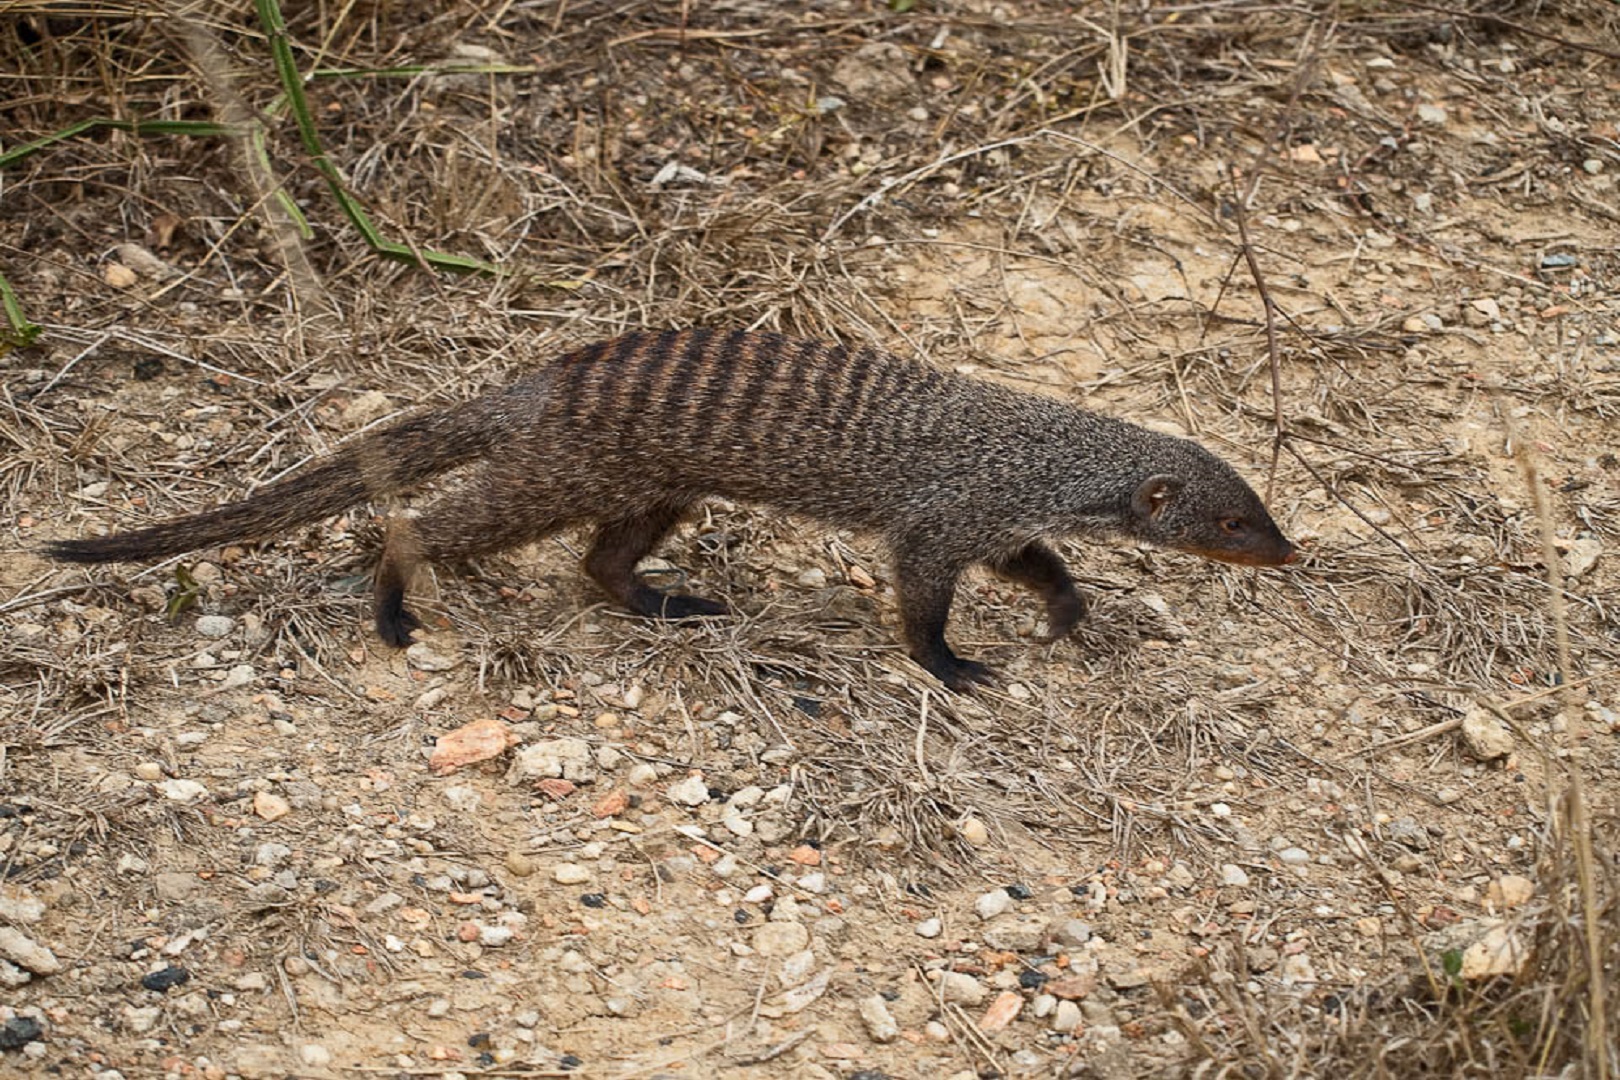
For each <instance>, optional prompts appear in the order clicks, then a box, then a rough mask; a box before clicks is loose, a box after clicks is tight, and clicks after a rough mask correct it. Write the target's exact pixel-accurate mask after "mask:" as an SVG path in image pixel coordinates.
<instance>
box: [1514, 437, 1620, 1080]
mask: <svg viewBox="0 0 1620 1080" xmlns="http://www.w3.org/2000/svg"><path fill="white" fill-rule="evenodd" d="M1508 437H1509V438H1511V439H1512V440H1513V446H1514V451H1515V453H1516V456H1517V457H1518V459H1519V468H1520V470H1522V471H1523V473H1524V479H1525V483H1526V484H1527V485H1528V486H1529V488H1530V498H1531V500H1532V501H1533V502H1534V504H1535V508H1536V517H1537V519H1538V520H1539V522H1540V525H1541V558H1542V561H1543V562H1544V563H1545V564H1546V567H1547V585H1548V596H1547V608H1548V612H1549V614H1550V615H1551V617H1552V621H1553V634H1554V640H1555V642H1556V644H1557V648H1558V675H1559V679H1560V681H1561V683H1562V685H1563V693H1562V694H1560V697H1561V698H1562V699H1563V702H1562V704H1563V710H1562V711H1563V718H1564V731H1563V741H1564V749H1565V750H1566V752H1567V758H1566V761H1567V764H1568V775H1569V782H1568V786H1567V787H1566V789H1565V790H1564V792H1562V793H1560V794H1562V796H1563V798H1562V800H1561V801H1563V802H1565V803H1566V813H1565V814H1564V815H1561V817H1563V818H1564V819H1565V820H1566V821H1567V828H1568V830H1569V839H1570V844H1571V846H1572V848H1573V849H1574V852H1575V867H1576V872H1577V873H1578V874H1579V882H1580V894H1581V921H1582V923H1583V929H1584V930H1585V937H1586V962H1587V995H1588V998H1589V1000H1590V1006H1589V1009H1588V1015H1587V1017H1586V1021H1587V1027H1586V1031H1585V1036H1586V1049H1587V1053H1588V1055H1590V1060H1591V1062H1592V1064H1593V1065H1594V1066H1595V1071H1594V1073H1593V1075H1595V1076H1600V1077H1607V1076H1610V1075H1611V1073H1610V1068H1609V1066H1610V1062H1609V1036H1608V1019H1609V1015H1608V1004H1607V996H1608V991H1607V987H1606V986H1605V984H1604V976H1603V952H1602V944H1601V943H1602V940H1603V938H1602V931H1603V927H1602V925H1601V922H1600V920H1599V916H1598V897H1597V872H1596V865H1595V860H1594V856H1593V853H1592V823H1591V818H1590V816H1589V807H1588V804H1587V801H1586V790H1585V781H1584V780H1583V779H1582V761H1581V754H1580V750H1581V746H1580V740H1579V733H1580V728H1581V720H1580V714H1579V709H1578V708H1577V707H1576V702H1575V699H1574V692H1573V691H1574V688H1573V686H1571V685H1570V684H1571V681H1572V679H1573V676H1574V670H1573V661H1572V659H1571V656H1570V647H1569V618H1568V614H1567V612H1566V610H1565V607H1564V568H1563V564H1562V563H1561V562H1560V561H1559V559H1558V551H1557V549H1556V548H1555V547H1554V545H1553V541H1554V538H1555V535H1554V531H1553V518H1552V505H1551V503H1550V501H1549V500H1548V498H1547V488H1546V485H1545V484H1543V483H1542V480H1541V471H1540V470H1539V469H1538V468H1537V467H1536V461H1535V456H1534V454H1533V452H1532V450H1531V447H1530V440H1529V439H1528V438H1526V437H1525V436H1524V433H1523V432H1520V431H1515V430H1514V426H1513V424H1512V423H1511V421H1510V422H1509V425H1508ZM1552 776H1553V771H1552V770H1550V769H1549V770H1548V771H1547V777H1548V782H1549V783H1550V782H1551V780H1552Z"/></svg>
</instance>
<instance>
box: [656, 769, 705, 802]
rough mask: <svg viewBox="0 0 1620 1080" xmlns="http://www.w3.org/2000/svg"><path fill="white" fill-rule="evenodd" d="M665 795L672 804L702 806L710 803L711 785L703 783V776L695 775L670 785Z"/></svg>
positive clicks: (665, 790)
mask: <svg viewBox="0 0 1620 1080" xmlns="http://www.w3.org/2000/svg"><path fill="white" fill-rule="evenodd" d="M664 794H665V795H666V796H667V797H668V798H669V801H670V802H672V803H678V804H679V805H681V806H702V805H703V804H704V803H706V802H708V801H709V785H708V784H706V783H704V782H703V777H702V776H699V775H693V776H688V777H687V778H686V779H685V780H680V781H677V782H675V783H673V784H671V785H669V787H667V788H665V789H664Z"/></svg>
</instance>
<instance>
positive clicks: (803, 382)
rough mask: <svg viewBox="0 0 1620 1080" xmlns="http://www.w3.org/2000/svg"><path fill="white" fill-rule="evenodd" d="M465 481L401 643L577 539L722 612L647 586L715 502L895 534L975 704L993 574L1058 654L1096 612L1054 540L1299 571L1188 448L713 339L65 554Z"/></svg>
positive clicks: (897, 583) (427, 424)
mask: <svg viewBox="0 0 1620 1080" xmlns="http://www.w3.org/2000/svg"><path fill="white" fill-rule="evenodd" d="M462 464H467V465H469V466H471V467H470V468H469V470H468V472H467V475H466V477H465V478H464V480H463V481H462V482H461V483H458V484H456V485H452V486H449V487H448V489H447V490H446V491H445V492H444V493H443V494H442V495H440V496H439V497H438V498H436V499H435V500H433V501H431V502H430V503H428V504H427V505H426V506H424V507H423V508H422V510H421V512H420V513H419V514H417V515H415V516H412V517H407V518H400V519H396V520H394V521H393V522H391V523H390V526H389V530H388V539H387V542H386V545H385V547H384V550H383V557H382V561H381V563H380V565H379V566H378V568H377V574H376V579H375V596H376V606H375V615H376V625H377V632H378V634H379V635H380V636H381V637H382V639H383V640H384V641H386V642H388V643H389V644H391V645H404V644H406V643H408V642H409V641H410V638H411V631H412V630H413V629H414V628H415V627H416V626H417V625H418V624H417V620H416V618H415V617H414V616H413V615H412V614H411V612H410V611H409V610H408V609H407V608H406V606H405V597H406V590H407V588H408V586H409V584H410V581H411V577H412V574H413V572H414V570H415V568H416V566H417V565H419V564H420V563H422V562H451V561H459V560H464V559H468V558H472V557H476V556H479V555H484V554H492V553H495V552H499V551H504V550H506V549H509V548H514V547H518V546H520V545H523V544H527V543H531V542H533V541H536V540H539V539H542V538H544V537H546V536H549V535H551V534H553V533H555V532H558V531H559V530H561V529H564V528H568V527H570V526H575V525H590V526H592V527H594V529H595V535H594V537H593V538H592V540H591V543H590V548H589V550H588V552H587V553H586V556H585V571H586V573H588V574H589V575H590V577H591V578H592V579H593V580H594V581H595V582H596V583H597V584H598V585H599V586H601V588H602V590H603V591H604V592H605V593H606V594H607V595H608V596H609V597H610V598H611V599H612V600H613V602H614V603H616V604H618V605H619V606H620V607H622V608H625V609H627V610H629V611H631V612H634V613H636V614H639V615H645V616H649V617H653V618H675V619H679V618H687V617H691V616H701V615H714V614H720V613H723V612H724V611H725V610H726V609H725V607H724V605H722V604H719V603H717V602H715V601H713V600H707V599H704V598H702V597H696V596H685V595H679V594H672V593H664V592H660V591H658V590H656V589H654V588H652V587H650V586H649V585H648V584H647V583H646V581H645V580H644V579H643V578H642V577H641V576H640V575H638V574H637V573H636V565H637V564H638V563H639V562H640V560H641V559H643V558H645V557H646V556H648V555H650V554H652V553H653V552H654V551H655V550H656V549H657V547H658V544H659V543H660V542H661V541H662V539H663V538H664V537H665V536H666V535H668V533H669V532H670V530H671V529H673V528H674V527H675V525H676V524H677V523H678V522H679V521H680V520H681V518H682V517H683V516H684V515H685V514H687V513H688V512H689V511H690V510H692V509H693V508H694V507H695V506H696V505H697V504H698V503H699V502H700V501H702V500H703V499H705V498H708V497H712V496H718V497H723V498H727V499H731V500H735V501H737V502H747V503H757V504H763V505H766V506H771V507H774V508H776V509H778V510H781V511H785V512H789V513H795V514H800V515H803V516H805V517H807V518H813V519H816V520H820V521H823V522H828V523H831V524H834V525H838V526H843V527H846V528H854V529H864V530H867V531H870V532H874V533H878V534H880V535H881V536H882V537H883V538H884V540H885V541H887V544H888V547H889V549H890V551H891V553H892V554H893V558H894V574H893V578H892V580H893V583H894V588H895V593H896V595H897V597H898V599H899V604H900V616H901V622H902V626H903V631H904V636H905V641H906V645H907V648H908V651H909V652H910V654H911V656H912V657H913V658H914V659H915V660H916V661H917V662H918V663H919V664H921V665H922V666H923V667H924V668H925V669H926V670H927V671H928V672H929V673H931V674H932V675H934V676H935V677H936V678H938V679H939V680H940V681H942V682H943V683H945V684H946V685H947V686H949V687H951V688H952V689H957V690H960V689H966V688H967V687H969V686H971V685H972V684H973V683H975V682H979V681H983V680H984V679H985V678H986V676H987V671H986V669H985V668H984V667H983V666H982V665H980V664H977V663H975V662H973V661H971V660H965V659H963V658H961V657H959V656H957V655H956V653H954V652H953V651H952V650H951V647H950V645H949V644H948V643H947V642H946V640H945V626H946V620H947V618H948V616H949V614H950V607H951V601H952V599H953V597H954V596H955V592H956V583H957V581H958V579H959V578H960V576H961V574H962V572H963V571H964V570H966V569H967V568H968V567H969V566H971V565H973V564H975V563H978V564H983V565H988V566H989V567H990V568H991V569H992V570H994V571H995V572H997V573H999V574H1001V575H1002V576H1004V577H1007V578H1009V579H1011V580H1012V581H1014V582H1017V583H1019V584H1022V585H1025V586H1028V587H1029V588H1031V589H1033V590H1035V592H1036V593H1037V594H1038V595H1039V596H1040V597H1041V598H1042V600H1044V601H1045V604H1046V611H1047V620H1048V626H1049V632H1050V634H1051V635H1052V636H1053V637H1061V636H1062V635H1063V634H1065V633H1067V632H1068V631H1069V630H1071V629H1072V628H1073V627H1074V625H1075V623H1076V622H1077V621H1078V620H1079V619H1080V618H1081V617H1082V616H1083V615H1084V612H1085V604H1084V602H1083V601H1082V599H1081V597H1080V595H1079V592H1078V591H1077V590H1076V588H1075V585H1074V582H1073V580H1072V579H1071V578H1070V576H1069V573H1068V571H1067V569H1065V567H1064V565H1063V560H1062V559H1061V558H1060V557H1059V556H1058V555H1057V553H1056V552H1055V551H1053V550H1052V549H1051V548H1050V547H1049V546H1047V544H1046V543H1045V542H1044V541H1045V539H1046V538H1049V537H1054V536H1087V535H1095V534H1099V533H1116V534H1118V533H1124V534H1126V535H1128V536H1130V537H1132V538H1134V539H1137V540H1140V541H1143V542H1146V543H1150V544H1156V545H1159V546H1162V547H1167V548H1175V549H1178V550H1181V551H1188V552H1192V553H1194V554H1197V555H1201V556H1204V557H1206V558H1212V559H1219V560H1223V561H1226V562H1235V563H1242V564H1248V565H1254V566H1275V565H1278V564H1281V563H1285V562H1290V561H1292V560H1293V559H1294V557H1295V555H1294V547H1293V545H1292V544H1290V543H1289V542H1288V541H1287V539H1285V538H1284V537H1283V535H1282V533H1281V531H1279V530H1278V528H1277V525H1276V523H1275V522H1274V521H1272V519H1271V515H1270V514H1268V513H1267V512H1266V508H1265V507H1264V506H1263V505H1262V504H1261V502H1260V499H1259V497H1258V496H1257V495H1255V493H1254V491H1253V490H1252V489H1251V488H1250V487H1249V485H1248V484H1246V483H1244V481H1243V479H1242V478H1241V477H1239V476H1238V475H1237V473H1236V472H1234V471H1233V470H1232V468H1231V467H1230V466H1228V465H1227V464H1226V463H1225V462H1223V461H1221V460H1220V459H1219V458H1217V457H1215V456H1214V455H1213V454H1211V453H1209V451H1207V450H1205V449H1203V448H1202V447H1200V446H1198V445H1197V444H1195V443H1192V442H1189V441H1187V440H1185V439H1178V438H1174V437H1172V436H1169V435H1162V434H1159V433H1156V432H1151V431H1147V430H1145V429H1143V428H1141V427H1138V426H1136V425H1134V424H1128V423H1125V422H1124V421H1121V420H1115V419H1112V418H1110V417H1106V416H1099V415H1098V414H1096V413H1092V412H1087V411H1085V410H1083V409H1078V408H1075V407H1073V406H1071V405H1067V404H1065V403H1063V402H1061V401H1057V400H1055V399H1053V398H1051V397H1047V396H1044V395H1039V394H1028V393H1021V392H1019V391H1016V390H1013V389H1010V388H1008V387H1005V386H1000V385H997V384H993V383H987V382H981V381H978V380H974V379H969V378H966V377H964V376H961V375H958V374H955V373H952V372H946V371H941V370H939V369H937V368H934V367H931V366H930V365H928V364H924V363H922V362H920V361H917V360H912V359H905V358H901V357H898V356H895V355H893V354H891V353H887V352H884V351H882V350H880V349H873V348H851V347H848V346H842V345H835V344H830V343H826V342H815V341H802V340H795V339H791V338H786V337H783V336H781V335H779V334H769V333H754V332H748V331H740V330H739V331H731V332H717V331H713V330H704V329H691V330H680V331H669V332H665V333H638V334H628V335H625V336H623V337H620V338H616V339H614V340H612V341H604V342H598V343H596V344H593V345H588V346H585V347H583V348H580V349H575V350H573V351H571V352H567V353H564V354H562V355H560V356H555V357H552V358H550V359H548V360H546V361H545V362H543V363H542V364H540V365H539V366H538V367H537V369H536V370H534V371H533V372H531V373H530V374H527V375H524V376H521V377H519V378H518V379H516V380H515V381H513V382H512V383H510V384H509V385H507V386H506V387H505V388H503V389H500V390H495V391H492V392H490V393H489V394H486V395H485V396H483V397H481V398H478V399H476V400H474V401H470V402H467V403H466V404H464V405H460V406H457V407H455V408H452V409H447V410H443V411H441V412H437V413H428V414H425V415H422V416H418V417H415V418H412V419H407V420H405V421H403V422H401V423H399V424H397V425H396V426H394V427H392V428H388V429H386V430H384V431H380V432H377V433H375V434H372V435H368V436H365V437H363V438H361V439H358V440H355V441H354V442H353V444H352V445H345V446H344V447H342V448H340V449H339V450H338V451H337V452H336V453H334V454H333V455H331V456H330V457H327V458H324V459H319V460H317V461H315V462H313V463H312V464H311V466H310V467H309V468H308V469H307V470H306V471H305V472H303V473H300V474H297V475H294V476H292V477H289V478H288V479H286V480H281V481H278V482H276V483H273V484H271V485H269V486H267V487H266V488H264V489H263V490H262V491H260V492H258V493H257V494H254V495H252V496H250V497H249V498H247V499H246V500H244V501H242V502H240V503H237V504H234V505H230V506H225V507H222V508H220V509H218V510H214V511H210V512H208V513H202V514H194V515H191V516H189V517H185V518H180V519H178V520H176V521H171V522H166V523H162V524H159V525H156V526H154V527H152V528H149V529H143V530H139V531H136V532H132V533H127V534H123V535H113V536H109V537H102V538H98V539H88V540H71V541H58V542H56V543H54V544H51V545H49V546H48V547H47V549H46V550H47V552H48V553H49V554H50V555H52V556H54V557H56V558H59V559H66V560H70V561H75V562H111V561H116V560H131V559H154V558H160V557H163V556H166V555H173V554H177V553H179V552H183V551H191V550H194V549H196V548H202V547H209V546H211V545H215V544H221V543H227V542H231V541H237V540H244V539H249V538H253V537H261V536H266V535H269V534H271V533H275V532H279V531H281V530H284V529H288V528H292V527H294V526H296V525H300V524H306V523H309V522H312V521H318V520H320V519H321V518H324V517H328V516H331V515H333V514H337V513H339V512H341V511H342V510H344V509H346V508H348V507H349V506H352V505H354V504H355V503H358V502H362V501H364V500H366V499H369V498H374V497H376V496H378V495H382V494H386V493H389V492H393V491H396V490H398V489H400V488H402V487H406V486H408V485H410V484H414V483H416V482H418V481H420V480H424V479H427V478H428V477H430V476H432V475H434V474H435V473H439V472H442V471H444V470H447V469H450V468H453V467H455V466H458V465H462Z"/></svg>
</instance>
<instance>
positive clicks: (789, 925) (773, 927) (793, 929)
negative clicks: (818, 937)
mask: <svg viewBox="0 0 1620 1080" xmlns="http://www.w3.org/2000/svg"><path fill="white" fill-rule="evenodd" d="M809 944H810V931H809V930H807V929H805V927H804V924H803V923H796V922H768V923H766V924H765V925H764V926H761V927H760V928H759V929H758V930H756V931H754V951H755V952H757V953H759V955H761V956H776V957H782V956H792V955H793V954H794V953H797V952H803V951H804V950H805V949H806V948H807V947H808V946H809Z"/></svg>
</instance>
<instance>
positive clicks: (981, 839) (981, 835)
mask: <svg viewBox="0 0 1620 1080" xmlns="http://www.w3.org/2000/svg"><path fill="white" fill-rule="evenodd" d="M957 832H958V833H960V834H961V836H962V839H963V840H965V841H967V842H968V843H969V844H971V845H973V846H974V847H983V846H984V845H985V844H987V843H989V842H990V830H989V829H988V828H987V827H986V826H985V824H984V822H982V821H980V820H979V819H978V818H976V817H969V818H963V819H962V822H961V824H960V825H958V826H957Z"/></svg>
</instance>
